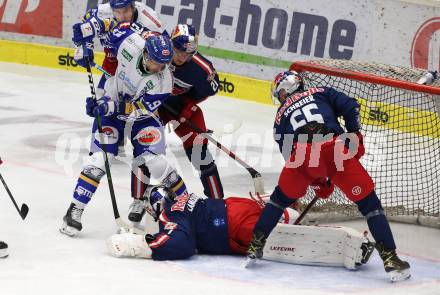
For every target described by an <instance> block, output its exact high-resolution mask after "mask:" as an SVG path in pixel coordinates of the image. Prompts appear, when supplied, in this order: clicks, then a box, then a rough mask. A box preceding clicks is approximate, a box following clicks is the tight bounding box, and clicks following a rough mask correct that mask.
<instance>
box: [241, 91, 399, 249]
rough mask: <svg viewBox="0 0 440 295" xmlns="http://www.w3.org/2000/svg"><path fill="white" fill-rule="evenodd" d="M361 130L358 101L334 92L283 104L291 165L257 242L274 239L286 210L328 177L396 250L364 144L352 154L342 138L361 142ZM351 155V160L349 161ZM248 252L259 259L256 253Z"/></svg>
mask: <svg viewBox="0 0 440 295" xmlns="http://www.w3.org/2000/svg"><path fill="white" fill-rule="evenodd" d="M340 117H342V118H343V119H344V121H345V128H346V130H344V128H342V126H341V125H340V123H339V121H338V118H340ZM360 128H361V126H360V120H359V104H358V103H357V101H356V100H355V99H354V98H351V97H349V96H347V95H345V94H344V93H341V92H338V91H336V90H335V89H333V88H330V87H318V88H310V89H308V90H307V91H302V92H294V93H292V94H290V95H289V96H288V97H287V98H286V99H285V100H284V101H283V103H282V105H281V106H280V108H279V109H278V112H277V114H276V117H275V123H274V138H275V141H276V142H277V143H278V145H279V149H280V151H281V152H282V154H283V156H284V158H285V160H286V164H285V166H284V167H283V169H282V171H281V174H280V177H279V180H278V185H277V186H276V187H275V189H274V191H273V193H272V195H271V196H270V202H269V203H268V204H267V205H266V207H265V208H264V210H263V212H262V213H261V216H260V218H259V220H258V221H257V223H256V225H255V228H254V234H255V239H256V240H257V239H258V237H265V238H267V237H268V236H269V234H270V232H271V231H272V230H273V228H274V227H275V226H276V223H277V222H278V219H279V217H280V216H281V214H282V212H283V209H284V208H286V207H288V206H291V205H292V204H293V203H295V201H296V200H297V199H299V198H301V197H303V196H305V194H306V192H307V188H308V186H310V185H311V184H313V183H314V182H315V181H318V180H320V179H329V181H330V182H331V183H333V184H334V185H335V186H337V187H339V188H340V190H341V191H342V192H343V193H344V194H345V195H346V196H347V198H348V199H350V200H351V201H353V202H355V204H356V205H357V206H358V209H359V211H360V212H361V213H362V215H363V216H365V217H366V219H367V223H368V227H369V229H370V232H371V234H372V235H373V237H374V239H375V240H376V242H379V243H383V244H384V245H385V247H386V248H387V249H395V247H396V246H395V243H394V239H393V235H392V232H391V229H390V227H389V224H388V221H387V219H386V217H385V214H384V210H383V208H382V205H381V202H380V200H379V198H378V197H377V195H376V192H375V191H374V183H373V180H372V179H371V177H370V175H369V174H368V172H367V171H366V170H365V169H364V167H363V166H362V165H361V163H360V162H359V158H360V157H361V156H362V155H363V143H362V142H361V140H359V142H358V144H357V146H356V150H355V151H354V152H353V151H350V150H349V149H348V147H347V143H348V142H347V141H346V140H343V139H342V137H341V136H340V135H344V134H345V133H346V132H348V133H352V134H358V135H357V136H358V138H360V139H362V136H361V135H360V133H359V132H360ZM345 135H346V134H345ZM350 153H353V154H350ZM347 154H348V155H349V156H348V157H344V156H345V155H347ZM248 254H249V256H250V257H253V256H252V255H255V254H254V253H253V252H252V249H249V252H248Z"/></svg>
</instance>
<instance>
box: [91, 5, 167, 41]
mask: <svg viewBox="0 0 440 295" xmlns="http://www.w3.org/2000/svg"><path fill="white" fill-rule="evenodd" d="M134 5H135V13H134V19H133V22H136V23H138V24H139V25H141V26H142V27H144V28H146V29H148V30H150V31H154V32H159V33H163V32H164V31H165V23H164V22H163V21H162V20H160V18H159V16H158V14H157V13H156V11H154V10H153V9H151V8H150V7H148V6H146V5H145V4H143V3H140V2H137V1H136V2H134ZM91 17H97V18H99V19H101V20H102V21H104V20H105V19H109V20H113V21H115V22H116V19H115V18H114V16H113V10H112V8H111V7H110V3H105V4H99V5H98V7H97V8H94V9H90V10H89V11H88V12H87V13H86V15H85V17H84V20H85V21H87V20H88V19H90V18H91ZM109 34H110V32H102V33H101V34H100V35H99V39H100V41H101V44H102V46H104V47H108V45H109V37H110V36H109Z"/></svg>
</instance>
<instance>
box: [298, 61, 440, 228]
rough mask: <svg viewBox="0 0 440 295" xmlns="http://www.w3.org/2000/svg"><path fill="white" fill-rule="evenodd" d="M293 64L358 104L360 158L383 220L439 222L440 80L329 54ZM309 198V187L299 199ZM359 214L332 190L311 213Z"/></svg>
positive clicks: (322, 216)
mask: <svg viewBox="0 0 440 295" xmlns="http://www.w3.org/2000/svg"><path fill="white" fill-rule="evenodd" d="M290 70H294V71H296V72H298V73H300V75H301V76H302V78H303V80H304V83H305V86H306V88H308V87H319V86H320V87H323V86H327V87H333V88H335V89H336V90H338V91H342V92H344V93H346V94H347V95H349V96H352V97H354V98H356V99H357V100H358V102H359V103H360V105H361V122H362V132H363V134H364V137H365V145H366V154H365V156H364V157H363V158H362V159H361V162H362V164H363V165H364V167H365V168H366V169H367V170H368V172H369V173H370V175H371V176H372V178H373V180H374V181H375V185H376V191H377V194H378V196H379V198H380V199H381V201H382V204H383V207H384V209H385V212H386V214H387V216H388V218H389V219H391V220H397V221H402V222H410V223H418V224H423V225H427V226H433V227H440V184H439V183H440V118H439V111H440V81H439V80H440V79H436V80H434V81H433V83H432V84H429V85H420V84H417V81H418V80H419V79H420V78H421V77H423V75H424V74H426V72H427V71H426V70H423V69H414V68H407V67H401V66H392V65H386V64H380V63H371V62H354V61H347V60H331V59H320V60H310V61H298V62H294V63H293V64H292V65H291V67H290ZM342 123H343V122H342ZM312 197H313V193H312V192H311V191H309V192H308V196H307V198H304V199H305V200H304V203H307V202H308V201H310V199H311V198H312ZM357 217H361V216H360V214H359V213H358V211H357V207H356V205H354V204H352V203H350V202H349V201H348V200H347V199H346V198H345V197H344V196H343V193H342V192H341V191H339V190H336V191H335V193H333V195H332V197H331V198H330V199H329V200H325V201H324V200H321V201H320V202H319V203H318V204H317V206H316V208H315V210H314V212H313V214H311V215H310V216H309V219H319V220H321V221H324V222H325V221H332V220H344V219H353V218H357Z"/></svg>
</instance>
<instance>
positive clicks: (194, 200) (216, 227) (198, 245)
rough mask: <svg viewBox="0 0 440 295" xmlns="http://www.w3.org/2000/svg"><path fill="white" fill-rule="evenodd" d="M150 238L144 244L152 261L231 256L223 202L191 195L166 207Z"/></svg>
mask: <svg viewBox="0 0 440 295" xmlns="http://www.w3.org/2000/svg"><path fill="white" fill-rule="evenodd" d="M154 238H155V239H154V240H153V241H150V242H149V243H148V244H149V246H150V248H151V251H152V258H153V259H154V260H174V259H185V258H188V257H191V256H192V255H194V254H196V253H199V254H203V253H206V254H231V251H230V248H229V241H228V225H227V217H226V205H225V201H224V200H215V199H205V198H201V197H198V196H196V195H194V194H191V195H185V196H182V197H179V198H177V199H176V200H175V201H173V202H169V203H167V204H166V205H165V209H164V211H163V212H162V214H161V215H160V216H159V232H158V233H156V234H155V235H154Z"/></svg>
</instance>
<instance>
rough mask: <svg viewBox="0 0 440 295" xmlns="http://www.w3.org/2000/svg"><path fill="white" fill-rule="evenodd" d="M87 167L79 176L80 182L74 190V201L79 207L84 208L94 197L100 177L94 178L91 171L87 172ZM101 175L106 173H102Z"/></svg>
mask: <svg viewBox="0 0 440 295" xmlns="http://www.w3.org/2000/svg"><path fill="white" fill-rule="evenodd" d="M87 171H88V170H87V169H84V170H83V171H82V172H81V174H80V175H79V177H78V182H77V184H76V186H75V190H74V192H73V199H74V203H75V204H76V205H77V207H79V208H81V209H83V208H84V207H85V206H86V205H87V203H88V202H89V201H90V199H91V198H92V196H93V194H94V193H95V192H96V189H97V188H98V185H99V180H100V178H99V179H96V178H92V177H91V175H88V174H90V173H87ZM100 175H101V177H102V175H104V174H103V173H102V174H100Z"/></svg>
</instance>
